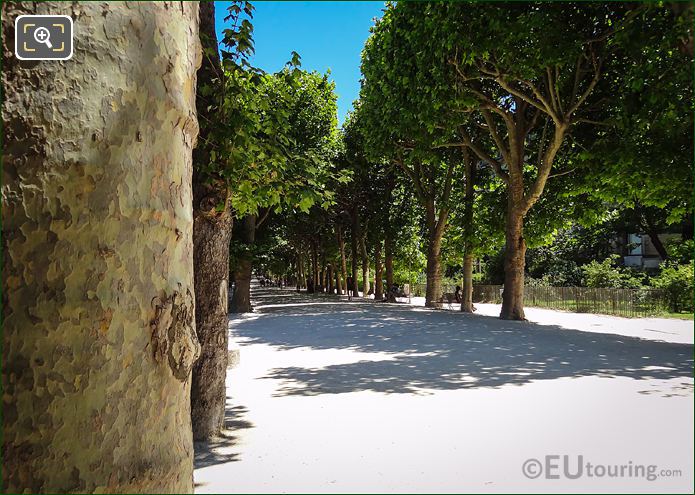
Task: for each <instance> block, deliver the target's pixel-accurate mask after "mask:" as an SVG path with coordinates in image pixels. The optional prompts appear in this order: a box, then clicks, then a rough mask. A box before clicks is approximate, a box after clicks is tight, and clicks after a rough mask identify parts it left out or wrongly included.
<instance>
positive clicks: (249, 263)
mask: <svg viewBox="0 0 695 495" xmlns="http://www.w3.org/2000/svg"><path fill="white" fill-rule="evenodd" d="M241 223H242V225H241V229H242V233H241V236H240V239H239V244H240V247H241V249H239V250H238V255H237V259H236V265H235V267H234V282H235V285H234V294H233V295H232V305H231V308H230V311H231V312H232V313H250V312H251V311H253V307H252V306H251V276H252V272H253V244H254V242H255V241H256V215H247V216H245V217H244V218H243V220H242V221H241Z"/></svg>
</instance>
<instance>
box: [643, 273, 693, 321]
mask: <svg viewBox="0 0 695 495" xmlns="http://www.w3.org/2000/svg"><path fill="white" fill-rule="evenodd" d="M694 269H695V266H694V265H693V262H692V261H691V262H690V263H688V264H683V265H678V264H676V263H668V262H667V263H666V264H665V265H664V266H663V267H662V269H661V273H660V274H659V275H658V276H657V277H654V278H653V279H652V286H653V287H654V288H656V289H662V290H663V291H664V292H665V293H666V297H667V300H668V304H669V306H670V308H671V311H673V312H675V313H679V312H683V311H686V312H690V313H692V312H693V292H694V291H695V287H694V286H693V270H694Z"/></svg>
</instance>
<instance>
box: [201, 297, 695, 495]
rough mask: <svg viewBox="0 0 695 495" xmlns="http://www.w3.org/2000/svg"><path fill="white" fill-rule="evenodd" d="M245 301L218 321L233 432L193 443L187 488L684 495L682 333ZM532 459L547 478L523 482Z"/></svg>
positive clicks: (687, 376) (582, 321)
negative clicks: (224, 324) (224, 334)
mask: <svg viewBox="0 0 695 495" xmlns="http://www.w3.org/2000/svg"><path fill="white" fill-rule="evenodd" d="M253 300H254V303H255V305H256V312H255V313H253V314H249V315H241V316H233V317H232V318H231V319H230V335H231V339H230V346H231V347H233V348H238V349H239V351H240V362H239V364H238V365H237V366H236V367H235V368H233V369H231V370H229V371H228V375H227V383H228V422H227V428H228V429H227V431H226V432H225V436H224V437H223V438H220V439H219V440H218V441H215V442H211V443H210V444H206V445H203V444H199V445H197V446H196V471H195V482H196V491H197V492H198V493H214V492H216V493H224V492H231V493H249V492H295V493H296V492H305V493H306V492H394V493H395V492H471V491H472V492H493V493H494V492H545V493H558V492H575V493H576V492H610V491H616V492H623V493H626V492H629V493H640V492H643V493H669V492H672V493H688V492H690V491H691V490H692V486H693V464H694V462H693V461H694V458H693V436H694V432H693V424H694V423H695V420H694V417H693V378H692V376H693V346H692V345H688V344H683V343H677V342H679V341H682V340H687V339H685V337H687V336H688V332H687V331H684V330H681V329H680V327H678V330H677V331H673V329H672V328H671V327H669V328H667V329H666V330H665V333H659V332H651V333H650V332H648V331H647V330H645V329H646V328H653V329H655V330H662V331H664V327H663V326H660V323H659V322H660V321H663V320H658V321H652V322H647V323H645V322H644V321H642V320H636V319H635V320H628V322H630V324H628V323H624V322H618V323H620V324H614V323H611V322H612V320H624V319H622V318H612V317H604V316H593V317H592V315H573V314H571V313H558V312H555V311H547V310H538V311H542V312H543V313H550V314H549V315H545V314H544V316H543V319H541V322H542V323H543V324H538V323H533V322H509V321H502V320H499V319H497V318H492V317H488V316H484V315H483V314H475V315H465V314H461V313H460V312H454V311H432V310H427V309H424V308H418V307H413V306H408V305H404V304H400V305H393V304H375V303H373V302H361V301H360V302H358V301H353V302H351V303H348V302H347V301H344V300H341V299H339V298H337V297H333V298H329V297H325V296H307V295H298V294H296V293H295V292H293V291H291V290H280V289H265V290H262V289H258V288H256V289H255V290H254V294H253ZM494 309H495V308H490V310H489V312H494ZM479 313H486V310H485V309H484V308H480V310H479ZM553 313H554V314H555V316H553ZM528 316H529V319H531V320H533V319H536V320H538V319H540V318H538V315H536V314H535V311H534V312H531V311H529V314H528ZM579 316H581V318H578V317H579ZM553 318H555V320H556V321H554V322H553ZM606 318H608V320H605V319H606ZM687 323H689V325H690V326H689V331H690V334H689V335H690V339H691V340H690V342H692V322H687ZM608 327H614V329H613V331H611V332H609V331H607V330H610V328H608ZM630 328H632V331H633V334H634V335H636V336H638V337H643V335H647V336H648V337H650V339H647V338H635V337H629V336H626V335H622V334H621V332H622V333H628V331H629V330H630ZM638 330H639V331H638ZM598 332H602V333H598ZM640 332H641V333H640ZM652 333H654V334H658V335H657V336H656V337H655V336H654V335H652ZM674 335H675V336H674ZM664 336H665V337H666V338H664ZM684 336H685V337H684ZM667 339H671V340H673V341H674V342H658V341H657V340H667ZM547 455H559V456H560V457H559V458H558V459H555V458H552V457H550V458H547V459H546V456H547ZM564 455H567V456H568V457H567V462H568V466H569V472H568V474H573V473H574V472H575V471H576V470H577V468H576V465H577V462H578V461H579V459H580V458H579V457H578V456H582V457H581V463H582V466H583V470H582V475H581V476H580V477H579V478H578V479H569V478H568V477H567V476H565V474H564V472H563V462H564V458H563V457H562V456H564ZM529 459H533V461H529ZM536 460H537V461H539V462H540V463H541V465H540V468H541V469H542V470H545V471H548V469H549V470H550V474H551V475H552V474H555V473H556V472H557V474H558V475H559V479H546V472H544V471H540V475H539V476H538V477H537V478H535V479H530V478H529V477H528V476H525V475H524V472H523V469H524V467H525V468H526V469H527V473H528V474H529V475H530V476H534V475H536V474H539V471H538V469H539V467H538V465H536V464H534V462H535V461H536ZM546 462H547V463H548V465H546ZM587 463H589V464H591V466H590V467H589V466H587ZM553 464H558V468H553V467H552V465H553ZM652 465H653V466H655V467H654V468H651V467H650V466H652ZM620 466H625V467H624V468H623V476H622V477H617V476H609V474H610V473H611V472H613V473H616V472H617V471H616V470H619V469H620ZM640 468H641V469H640ZM590 469H591V474H592V475H590V474H589V470H590ZM602 469H603V470H604V471H605V473H604V474H603V476H601V475H600V473H601V472H602ZM652 470H653V471H652ZM668 470H679V471H680V475H673V474H672V473H670V472H668ZM651 472H653V473H654V474H655V476H654V478H655V479H653V480H651V479H650V478H652V476H650V474H649V473H651ZM631 473H632V475H630V474H631Z"/></svg>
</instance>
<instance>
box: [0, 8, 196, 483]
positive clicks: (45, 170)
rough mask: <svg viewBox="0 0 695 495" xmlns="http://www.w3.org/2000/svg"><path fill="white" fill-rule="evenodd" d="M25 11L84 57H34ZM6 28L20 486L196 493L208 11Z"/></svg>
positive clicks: (6, 340)
mask: <svg viewBox="0 0 695 495" xmlns="http://www.w3.org/2000/svg"><path fill="white" fill-rule="evenodd" d="M22 14H40V15H47V14H66V15H71V16H76V15H79V22H76V23H75V28H76V29H75V40H74V41H75V46H76V49H75V51H74V55H73V58H72V59H71V60H69V61H67V62H23V61H19V60H18V59H16V58H15V57H14V55H13V54H12V53H13V51H14V22H15V19H16V18H17V16H19V15H22ZM2 31H3V35H2V40H3V70H2V87H3V98H2V119H3V167H2V168H3V170H2V172H3V176H2V183H3V184H2V186H3V190H2V229H3V232H2V233H3V235H2V254H3V274H2V303H3V309H2V315H3V331H2V338H3V346H2V387H3V398H2V401H3V404H2V410H3V414H2V426H3V438H2V442H3V445H2V452H3V465H2V468H3V469H2V491H3V493H73V492H79V493H94V492H106V493H183V492H189V493H190V492H192V491H193V437H192V434H191V411H190V390H191V389H190V383H191V380H190V377H191V368H192V366H193V363H194V362H195V360H196V358H197V357H198V354H199V352H200V346H199V344H198V341H197V337H196V332H195V315H194V311H195V308H194V294H193V290H194V286H193V222H192V211H191V210H192V208H191V204H192V192H191V173H192V158H191V157H192V148H193V146H194V144H195V140H196V136H197V133H198V125H197V122H196V113H195V87H196V82H195V81H196V80H195V73H196V70H197V67H198V66H199V64H200V58H199V57H200V47H199V39H198V4H197V3H183V4H181V5H178V4H177V5H176V8H173V6H170V5H167V4H164V3H151V4H144V3H128V4H120V5H118V6H115V5H110V4H107V3H89V2H87V3H84V4H80V5H79V6H76V5H75V4H71V3H60V2H26V3H3V4H2ZM163 32H168V33H173V35H170V36H168V37H167V38H163V37H162V33H163Z"/></svg>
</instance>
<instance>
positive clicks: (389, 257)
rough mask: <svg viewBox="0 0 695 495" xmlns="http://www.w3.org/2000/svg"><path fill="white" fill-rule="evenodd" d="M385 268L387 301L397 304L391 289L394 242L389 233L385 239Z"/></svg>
mask: <svg viewBox="0 0 695 495" xmlns="http://www.w3.org/2000/svg"><path fill="white" fill-rule="evenodd" d="M384 266H385V269H386V300H387V301H388V302H396V297H395V296H394V295H393V292H392V291H391V287H393V241H392V240H391V236H390V235H389V233H388V232H387V233H386V239H384ZM411 290H412V289H411Z"/></svg>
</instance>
